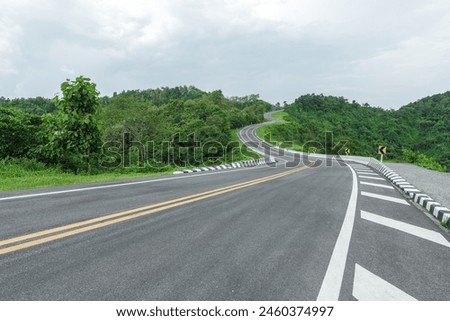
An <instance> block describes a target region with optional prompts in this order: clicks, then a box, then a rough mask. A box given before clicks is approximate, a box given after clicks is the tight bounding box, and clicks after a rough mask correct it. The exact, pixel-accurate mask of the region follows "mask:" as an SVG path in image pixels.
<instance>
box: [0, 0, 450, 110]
mask: <svg viewBox="0 0 450 321" xmlns="http://www.w3.org/2000/svg"><path fill="white" fill-rule="evenodd" d="M2 9H4V10H2V12H1V13H0V96H5V97H32V96H46V97H52V96H53V95H54V94H55V93H56V92H57V91H58V89H59V84H60V83H61V82H62V81H63V80H65V79H66V78H73V77H75V76H76V75H79V74H83V75H86V76H90V77H91V78H92V79H93V80H94V81H95V82H96V83H97V84H98V88H99V90H100V91H101V93H102V94H103V95H111V94H112V93H113V92H114V91H117V92H119V91H122V90H124V89H125V90H126V89H145V88H155V87H160V86H175V85H184V84H186V85H191V84H192V85H195V86H198V87H199V88H201V89H204V90H214V89H222V90H223V91H224V93H225V94H226V95H229V96H234V95H245V94H250V93H259V94H260V95H261V97H262V98H264V99H267V100H269V101H271V102H277V101H280V102H282V101H284V100H287V101H292V100H293V99H295V98H296V97H298V96H299V95H301V94H304V93H309V92H316V93H324V94H333V95H339V96H345V97H347V98H348V99H350V100H352V99H355V100H357V101H360V102H368V103H370V104H372V105H379V106H382V107H393V108H398V107H400V106H401V105H403V104H406V103H408V102H410V101H414V100H416V99H418V98H421V97H422V96H426V95H431V94H434V93H437V92H442V91H446V90H448V89H450V88H449V81H448V74H449V72H450V59H449V57H450V43H449V42H448V39H449V36H450V4H449V3H448V1H441V0H433V1H427V2H423V1H418V0H413V1H405V0H400V1H385V0H378V1H374V0H368V1H364V2H362V1H358V0H301V1H300V0H284V1H283V0H279V1H276V0H266V1H260V0H245V1H229V0H227V1H216V0H211V1H198V0H197V1H194V0H185V1H182V0H169V1H153V0H152V1H148V0H147V1H146V0H129V1H127V2H126V3H124V2H123V1H121V0H110V1H85V0H67V1H63V2H61V1H56V0H34V1H31V0H14V1H11V0H2Z"/></svg>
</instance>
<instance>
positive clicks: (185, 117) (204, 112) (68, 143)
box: [0, 77, 272, 171]
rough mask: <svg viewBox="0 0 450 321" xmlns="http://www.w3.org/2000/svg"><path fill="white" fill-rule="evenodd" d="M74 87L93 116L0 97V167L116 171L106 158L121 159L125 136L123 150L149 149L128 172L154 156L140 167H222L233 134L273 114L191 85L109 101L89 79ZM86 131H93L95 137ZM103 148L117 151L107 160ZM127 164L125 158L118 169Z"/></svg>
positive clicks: (255, 102)
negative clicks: (23, 163)
mask: <svg viewBox="0 0 450 321" xmlns="http://www.w3.org/2000/svg"><path fill="white" fill-rule="evenodd" d="M78 80H79V82H80V84H76V83H73V88H74V90H76V88H81V87H80V86H86V88H90V89H89V90H90V91H91V92H92V96H93V99H95V101H96V102H98V103H95V104H94V105H95V106H94V107H95V111H93V112H92V115H88V114H83V115H81V114H80V115H78V114H77V113H79V111H76V110H74V111H70V110H69V109H70V108H72V107H71V106H72V105H70V103H69V105H68V106H65V105H64V102H65V100H60V98H56V99H54V100H51V99H45V98H41V97H38V98H27V99H25V98H18V99H6V98H3V97H1V98H0V160H1V159H7V158H28V159H37V160H38V161H40V162H43V163H45V164H47V165H51V166H53V165H57V166H61V167H62V168H63V169H65V170H72V171H79V170H83V169H84V168H86V166H84V165H83V163H86V157H87V156H86V155H88V157H89V159H93V160H92V161H89V162H92V164H89V166H88V167H89V168H95V167H96V166H97V167H98V168H99V169H101V168H103V167H104V166H103V165H104V164H107V165H108V164H109V163H111V164H113V165H114V164H120V162H119V161H118V160H111V159H110V158H111V157H113V156H114V155H119V156H120V155H121V154H123V153H119V152H118V151H119V150H120V149H124V148H128V147H129V146H128V145H127V146H122V145H120V144H121V142H124V134H127V144H131V145H133V146H138V145H137V144H140V145H139V146H145V148H147V144H149V143H150V144H153V145H152V146H153V150H146V152H148V155H147V153H146V155H137V154H136V153H135V154H133V156H132V157H133V159H131V160H126V161H127V164H126V165H128V164H136V165H139V166H142V164H143V157H144V156H149V157H151V159H145V160H146V162H145V163H151V162H153V161H155V162H156V161H157V162H158V163H161V162H162V165H174V166H187V165H199V164H203V163H204V162H205V161H208V160H213V161H212V162H213V163H214V162H216V163H218V162H219V163H220V162H222V161H226V160H225V157H228V156H229V154H230V153H234V150H233V148H234V147H236V146H235V145H236V144H238V143H237V142H236V141H235V137H234V136H235V135H234V134H233V133H234V131H233V130H237V129H238V128H241V127H244V126H246V125H249V124H254V123H259V122H262V121H263V120H264V116H263V115H264V112H266V111H269V110H270V109H271V108H272V105H271V104H269V103H267V102H264V101H263V100H261V99H259V96H258V95H249V96H245V97H229V98H227V97H225V96H224V95H223V94H222V92H221V91H220V90H216V91H213V92H205V91H202V90H200V89H198V88H195V87H192V86H189V87H188V86H180V87H174V88H167V87H164V88H159V89H148V90H130V91H123V92H121V93H114V94H113V96H112V97H106V96H105V97H98V92H97V91H96V89H95V84H92V83H91V82H90V79H88V78H82V77H81V78H77V81H78ZM67 84H69V83H67ZM70 84H71V85H70V86H72V83H70ZM62 86H63V87H64V86H66V85H64V84H63V85H62ZM70 88H72V87H70ZM85 92H88V90H87V89H86V90H85V91H81V94H80V93H78V94H71V93H69V95H71V96H70V97H72V98H73V97H75V98H77V97H78V96H80V95H81V96H82V95H83V94H84V93H85ZM77 95H78V96H77ZM81 96H80V97H81ZM69 99H70V98H69ZM58 104H59V105H60V106H59V107H57V106H58ZM73 106H75V105H73ZM81 106H84V104H81ZM83 108H84V107H83ZM91 116H92V117H91ZM76 126H77V127H76ZM89 126H90V127H89ZM84 127H86V128H92V133H89V132H88V131H87V130H84V129H83V128H84ZM70 135H72V136H73V137H72V136H70ZM65 136H67V137H65ZM69 136H70V137H69ZM84 136H86V137H85V138H86V140H91V141H92V142H90V143H89V145H90V146H92V149H91V150H89V151H87V152H86V151H84V152H82V151H80V148H81V147H79V146H81V145H83V144H82V143H81V142H80V141H81V139H80V137H84ZM94 138H95V139H94ZM128 140H129V141H128ZM166 142H172V145H173V146H172V145H171V146H172V147H173V148H177V151H176V152H174V151H172V150H171V151H167V148H165V147H164V143H166ZM116 143H118V144H119V145H117V144H116ZM86 144H87V143H86ZM86 144H85V145H86ZM111 144H115V145H114V146H112V145H111ZM124 144H125V143H124ZM205 144H209V145H208V146H206V147H208V148H206V147H205V148H203V149H199V148H198V147H199V146H204V145H205ZM131 145H130V146H131ZM101 146H106V147H108V148H109V149H108V150H110V149H111V148H112V149H113V150H117V151H116V152H111V153H109V154H108V155H105V153H103V151H102V150H101V149H100V147H101ZM149 146H150V145H149ZM106 147H105V148H106ZM150 147H151V146H150ZM150 147H148V148H150ZM173 148H172V149H173ZM71 149H73V151H72V152H70V150H71ZM178 151H179V152H178ZM86 153H87V154H86ZM169 153H170V155H169ZM126 155H128V154H126ZM238 156H239V155H238ZM127 157H128V156H127ZM130 157H131V156H130ZM147 160H148V162H147ZM214 160H215V161H214ZM124 162H125V160H124V159H122V165H124V164H125V163H124ZM102 164H103V165H102ZM108 166H109V165H108ZM113 167H114V166H113Z"/></svg>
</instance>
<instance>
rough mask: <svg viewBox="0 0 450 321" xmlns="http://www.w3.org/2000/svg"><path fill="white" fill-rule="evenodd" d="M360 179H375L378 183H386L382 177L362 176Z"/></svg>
mask: <svg viewBox="0 0 450 321" xmlns="http://www.w3.org/2000/svg"><path fill="white" fill-rule="evenodd" d="M359 178H366V179H375V180H377V181H385V179H384V178H381V177H372V176H362V175H360V176H359Z"/></svg>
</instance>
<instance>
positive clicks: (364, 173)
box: [356, 172, 378, 176]
mask: <svg viewBox="0 0 450 321" xmlns="http://www.w3.org/2000/svg"><path fill="white" fill-rule="evenodd" d="M356 173H358V175H372V176H378V174H377V173H374V172H371V173H369V172H356Z"/></svg>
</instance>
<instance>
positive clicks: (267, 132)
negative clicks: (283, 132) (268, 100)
mask: <svg viewBox="0 0 450 321" xmlns="http://www.w3.org/2000/svg"><path fill="white" fill-rule="evenodd" d="M280 113H281V112H280ZM283 113H284V112H283ZM277 114H278V113H277ZM279 125H280V124H271V125H266V126H262V127H259V128H257V129H256V135H258V137H259V138H262V139H265V137H270V141H271V143H272V144H274V145H277V146H280V147H282V148H286V149H289V150H295V151H298V152H303V146H302V145H300V144H298V143H295V142H291V143H292V144H287V142H286V141H285V140H282V139H279V138H278V137H276V135H274V134H273V133H274V130H273V126H279ZM265 140H267V139H265Z"/></svg>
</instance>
